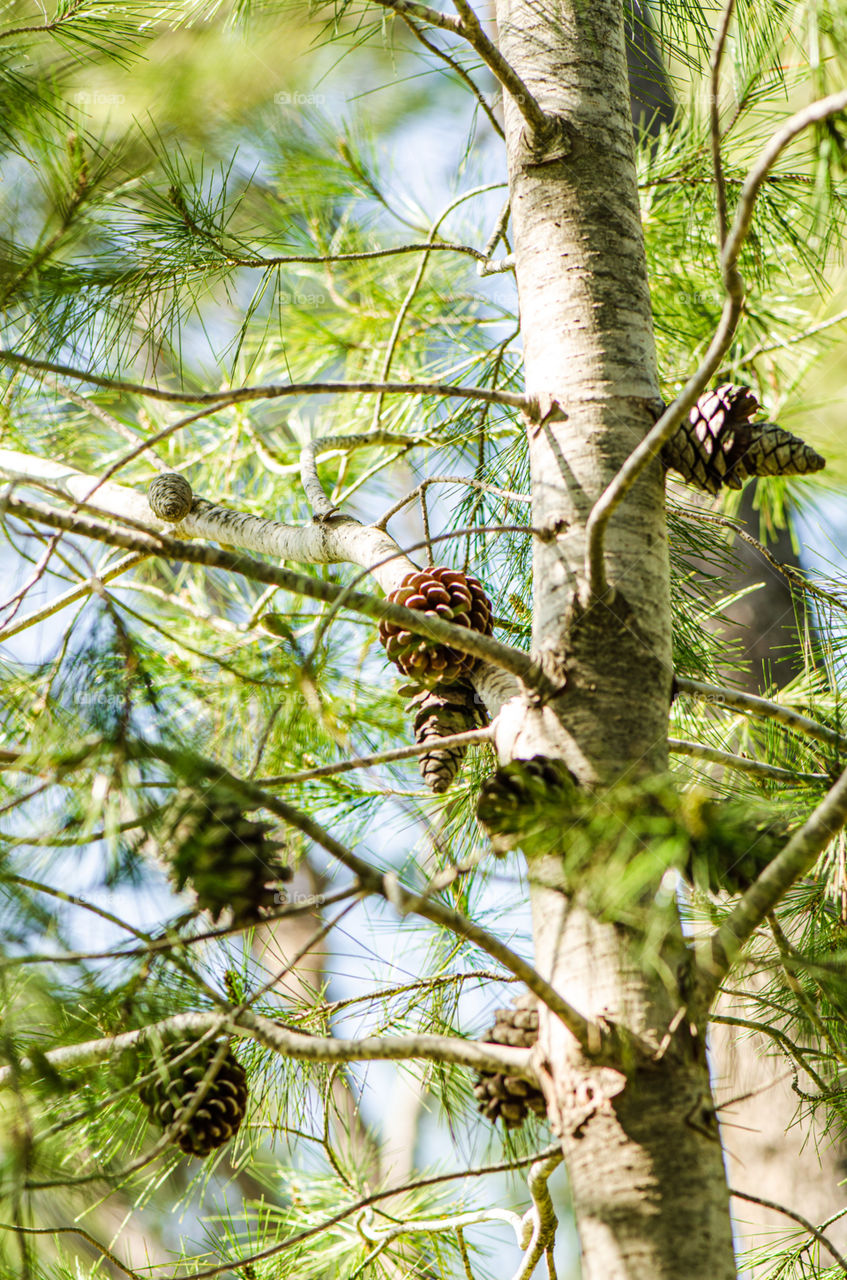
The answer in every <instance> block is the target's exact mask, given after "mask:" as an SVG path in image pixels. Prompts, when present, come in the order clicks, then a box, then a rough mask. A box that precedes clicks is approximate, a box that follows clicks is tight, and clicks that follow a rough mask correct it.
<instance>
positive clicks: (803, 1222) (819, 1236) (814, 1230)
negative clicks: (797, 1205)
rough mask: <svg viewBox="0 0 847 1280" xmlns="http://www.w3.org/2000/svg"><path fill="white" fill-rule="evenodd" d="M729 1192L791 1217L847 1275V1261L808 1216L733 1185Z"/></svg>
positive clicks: (737, 1198)
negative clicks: (826, 1251) (827, 1251)
mask: <svg viewBox="0 0 847 1280" xmlns="http://www.w3.org/2000/svg"><path fill="white" fill-rule="evenodd" d="M729 1194H730V1195H731V1196H733V1197H734V1198H735V1199H736V1200H749V1201H750V1203H751V1204H759V1205H761V1206H762V1208H764V1209H773V1210H774V1211H775V1212H776V1213H781V1214H783V1215H784V1217H786V1218H791V1219H792V1220H793V1221H794V1222H798V1223H799V1224H800V1226H801V1227H803V1228H804V1229H805V1230H806V1231H808V1233H809V1235H812V1236H814V1237H815V1239H816V1240H817V1241H818V1243H819V1244H822V1245H823V1247H824V1248H825V1249H828V1250H829V1252H830V1253H831V1254H832V1256H833V1258H834V1259H835V1261H836V1262H837V1263H838V1265H839V1267H840V1268H841V1270H842V1272H843V1273H844V1275H845V1276H847V1261H845V1259H844V1258H843V1257H842V1255H841V1254H840V1253H839V1252H838V1250H837V1249H836V1247H835V1245H834V1244H833V1243H832V1241H831V1240H830V1239H829V1238H828V1237H827V1236H825V1235H824V1233H823V1232H822V1231H821V1230H820V1228H819V1227H814V1226H812V1224H811V1222H809V1220H808V1218H804V1217H803V1215H802V1214H800V1213H795V1211H794V1210H793V1209H786V1207H785V1205H782V1204H777V1203H776V1201H774V1200H765V1199H764V1198H763V1197H762V1196H754V1195H751V1193H750V1192H749V1191H737V1190H736V1189H735V1188H734V1187H730V1188H729Z"/></svg>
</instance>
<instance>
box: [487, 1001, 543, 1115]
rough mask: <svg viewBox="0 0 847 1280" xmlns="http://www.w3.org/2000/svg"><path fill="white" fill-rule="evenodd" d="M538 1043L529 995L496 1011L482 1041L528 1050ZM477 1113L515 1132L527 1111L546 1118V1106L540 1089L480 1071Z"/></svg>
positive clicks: (500, 1074) (520, 1080)
mask: <svg viewBox="0 0 847 1280" xmlns="http://www.w3.org/2000/svg"><path fill="white" fill-rule="evenodd" d="M537 1039H538V1001H537V1000H536V998H535V996H534V995H533V994H532V992H531V991H527V992H526V993H525V994H524V995H522V996H519V997H518V998H517V1000H515V1001H514V1002H513V1004H512V1006H511V1008H509V1009H495V1011H494V1026H493V1027H492V1028H491V1030H490V1031H489V1033H488V1035H487V1036H486V1037H485V1040H486V1043H489V1044H508V1045H512V1046H513V1047H514V1048H517V1049H531V1048H532V1046H533V1045H534V1044H535V1042H536V1040H537ZM473 1091H474V1093H475V1095H476V1099H477V1103H478V1106H479V1110H480V1111H481V1112H482V1114H483V1115H484V1116H485V1117H486V1119H487V1120H490V1121H491V1122H492V1123H496V1121H497V1120H502V1121H503V1124H504V1125H505V1126H506V1128H507V1129H517V1127H518V1126H519V1125H522V1124H523V1122H524V1121H525V1120H526V1118H527V1116H528V1115H529V1113H530V1111H532V1112H533V1114H534V1115H537V1116H542V1117H544V1116H546V1115H547V1104H546V1102H545V1101H544V1095H543V1094H542V1093H541V1091H540V1090H539V1089H536V1087H535V1086H534V1085H532V1084H530V1083H529V1081H528V1080H524V1079H523V1078H522V1077H521V1076H507V1075H504V1074H503V1072H502V1071H498V1072H496V1073H494V1074H492V1073H489V1072H487V1071H481V1072H480V1073H479V1075H478V1076H477V1079H476V1084H475V1085H474V1090H473Z"/></svg>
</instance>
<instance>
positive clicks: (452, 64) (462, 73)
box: [400, 13, 506, 257]
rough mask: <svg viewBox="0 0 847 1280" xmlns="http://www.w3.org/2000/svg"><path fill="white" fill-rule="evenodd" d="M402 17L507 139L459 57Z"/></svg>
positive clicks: (418, 38)
mask: <svg viewBox="0 0 847 1280" xmlns="http://www.w3.org/2000/svg"><path fill="white" fill-rule="evenodd" d="M400 17H401V18H402V19H403V21H404V22H405V24H406V26H407V27H408V28H409V30H410V31H411V32H412V34H413V35H414V36H415V38H416V39H417V40H419V41H420V43H421V44H422V45H423V46H424V48H426V49H429V51H430V53H434V54H435V56H436V57H437V58H440V59H441V60H442V62H444V63H446V64H447V66H448V67H449V68H450V69H451V71H454V72H455V73H456V75H457V76H458V77H459V79H460V80H461V81H462V82H463V83H464V84H466V85H467V87H468V88H469V89H470V91H471V93H472V94H473V96H474V97H475V98H476V101H477V105H478V106H480V107H482V110H483V111H484V112H485V114H486V116H487V117H488V123H489V124H490V125H491V127H492V129H493V130H494V132H495V133H497V134H498V135H499V136H500V137H501V138H502V139H503V140H504V141H505V139H506V135H505V133H504V132H503V127H502V125H501V124H500V121H499V120H498V119H497V117H496V116H495V114H494V112H493V111H492V110H491V107H490V106H489V105H488V99H487V97H486V96H485V94H484V93H483V92H482V90H481V89H480V88H479V86H478V85H477V83H476V81H475V80H474V79H473V77H472V76H471V75H470V73H469V72H467V71H466V70H465V68H464V67H463V66H462V64H461V62H459V61H458V59H457V58H453V57H451V55H450V54H449V53H448V52H447V50H446V49H440V48H439V46H438V45H437V44H434V43H433V42H432V41H431V40H427V38H426V36H425V35H424V33H423V31H421V29H420V27H419V26H418V25H417V23H416V22H414V21H413V20H412V19H411V18H410V17H409V15H408V14H406V13H401V14H400ZM485 256H486V257H487V256H488V254H487V252H486V254H485Z"/></svg>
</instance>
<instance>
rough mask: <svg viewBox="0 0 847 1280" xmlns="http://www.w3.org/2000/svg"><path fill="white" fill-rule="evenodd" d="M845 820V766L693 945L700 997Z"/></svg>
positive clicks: (712, 987)
mask: <svg viewBox="0 0 847 1280" xmlns="http://www.w3.org/2000/svg"><path fill="white" fill-rule="evenodd" d="M845 822H847V769H845V771H844V772H843V773H842V775H841V777H840V778H839V779H838V781H837V782H836V784H835V786H834V787H833V788H832V789H831V790H830V791H829V792H828V793H827V795H826V796H825V797H824V799H823V800H822V801H821V802H820V804H819V805H818V806H817V808H816V809H814V810H813V812H812V813H811V815H810V816H809V817H808V818H807V819H806V821H805V822H804V823H803V825H802V827H800V828H798V830H797V831H795V832H794V834H793V835H792V837H791V839H790V840H789V841H788V843H787V844H786V846H785V848H784V849H783V850H782V852H781V853H779V854H777V856H776V857H775V858H774V859H773V861H772V862H770V863H768V865H767V866H766V867H765V869H764V871H763V872H762V873H761V875H759V876H758V878H757V879H756V880H755V881H754V882H753V884H752V885H751V886H750V888H749V889H748V890H747V891H746V893H745V894H744V895H743V896H742V898H741V901H740V902H739V903H738V905H737V906H736V907H735V908H734V909H733V911H732V912H731V913H730V915H729V916H728V917H727V919H726V920H725V921H724V923H723V924H722V925H720V927H719V928H718V929H716V930H715V931H714V932H713V933H712V934H711V935H710V936H709V937H708V938H706V939H705V940H704V943H703V944H702V945H699V946H698V948H697V952H698V962H697V963H698V968H699V970H700V990H701V995H702V997H703V1000H704V1001H705V1002H707V1003H711V1000H712V997H713V996H714V994H715V992H716V991H717V988H718V986H719V985H720V983H721V981H722V980H723V978H724V976H725V975H726V974H727V972H728V971H729V968H730V966H731V965H732V963H733V961H734V960H735V957H736V956H737V955H738V953H739V951H740V950H741V948H742V947H743V946H744V943H745V942H747V940H748V939H749V938H750V937H751V936H752V934H753V933H754V932H755V930H756V929H757V928H758V927H759V925H760V924H761V923H762V921H763V920H764V919H765V918H766V917H767V915H768V913H769V912H770V911H773V909H774V907H775V906H776V905H777V903H778V902H779V901H780V899H781V898H782V897H783V896H784V895H785V893H787V891H788V890H789V889H790V888H791V886H792V885H793V884H794V883H795V881H796V880H799V878H800V876H803V875H805V874H806V873H807V872H808V871H809V870H810V869H811V868H812V867H813V866H814V864H815V861H816V860H817V858H818V856H819V855H820V854H821V853H822V852H823V850H824V849H825V848H826V846H827V845H828V844H829V842H830V840H832V839H833V837H835V836H836V835H838V832H839V831H840V830H841V828H842V827H843V826H844V824H845Z"/></svg>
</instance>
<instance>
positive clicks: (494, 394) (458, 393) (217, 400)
mask: <svg viewBox="0 0 847 1280" xmlns="http://www.w3.org/2000/svg"><path fill="white" fill-rule="evenodd" d="M0 364H10V365H13V366H15V367H16V368H22V369H33V370H35V371H36V372H41V373H57V374H59V375H60V376H61V377H64V378H76V379H78V380H79V381H80V382H89V383H91V385H92V386H94V387H104V388H105V389H106V390H108V391H115V392H120V393H122V394H124V395H135V396H146V397H147V398H148V399H150V400H164V401H167V402H168V403H170V404H201V405H216V406H218V407H220V408H223V407H224V406H229V405H231V404H244V403H245V402H247V401H251V400H279V399H285V398H287V397H290V396H308V395H379V394H380V393H383V394H385V395H432V396H455V397H456V398H457V399H460V400H485V401H487V402H488V403H489V404H505V405H509V406H510V407H511V408H513V409H522V410H525V411H527V410H528V411H531V410H532V408H533V402H532V401H531V400H530V399H529V398H528V397H527V396H525V395H518V394H517V393H516V392H512V391H492V390H491V389H490V388H488V387H464V386H454V385H453V384H452V383H447V382H288V383H267V384H266V385H264V386H261V385H260V386H255V387H233V388H232V389H231V390H229V391H198V392H190V391H167V390H165V389H164V388H163V387H152V386H147V385H146V384H145V383H142V382H128V381H124V380H123V379H122V378H104V377H101V376H100V374H97V373H92V372H90V371H86V370H84V369H75V368H73V367H72V366H70V365H64V364H57V363H55V362H54V361H52V360H37V359H35V357H34V356H24V355H21V354H20V353H19V352H17V351H8V350H3V349H0ZM160 438H161V437H160V436H157V437H156V439H160Z"/></svg>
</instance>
